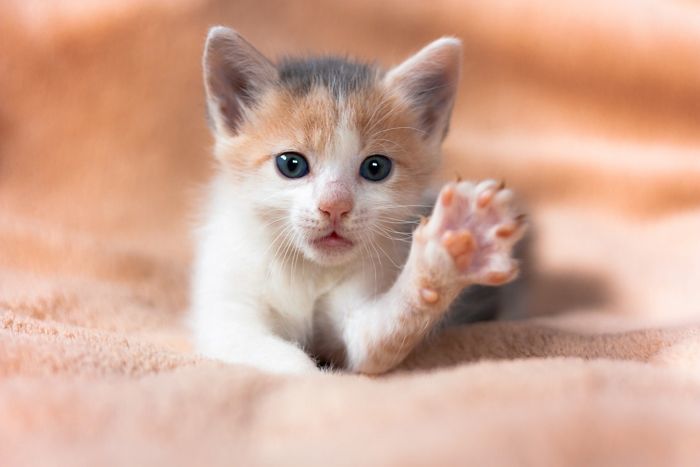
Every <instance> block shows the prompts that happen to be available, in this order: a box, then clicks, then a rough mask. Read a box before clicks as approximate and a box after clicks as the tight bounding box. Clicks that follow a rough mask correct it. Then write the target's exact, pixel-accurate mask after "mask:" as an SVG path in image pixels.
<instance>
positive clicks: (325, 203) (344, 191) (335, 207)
mask: <svg viewBox="0 0 700 467" xmlns="http://www.w3.org/2000/svg"><path fill="white" fill-rule="evenodd" d="M354 204H355V202H354V197H353V194H352V191H351V190H350V188H349V187H348V186H347V185H345V184H344V183H341V182H331V183H329V184H327V185H326V186H324V187H323V191H322V193H321V197H320V198H319V200H318V209H319V211H321V212H322V213H323V214H325V215H327V216H329V217H330V218H331V220H332V221H334V222H335V221H336V220H338V219H340V218H341V217H342V216H343V215H345V214H347V213H349V212H350V211H352V208H353V206H354Z"/></svg>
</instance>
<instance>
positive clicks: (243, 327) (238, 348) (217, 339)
mask: <svg viewBox="0 0 700 467" xmlns="http://www.w3.org/2000/svg"><path fill="white" fill-rule="evenodd" d="M216 305H218V306H216ZM194 311H195V313H194V322H193V326H194V337H195V343H196V347H197V350H198V351H199V352H200V353H201V354H202V355H204V356H206V357H209V358H214V359H217V360H221V361H224V362H227V363H234V364H241V365H249V366H253V367H255V368H258V369H260V370H263V371H268V372H271V373H282V374H301V373H316V372H318V369H317V367H316V362H314V361H313V360H312V359H311V358H310V357H309V356H308V355H307V354H306V353H305V352H304V350H302V349H301V348H299V347H298V346H297V345H295V344H294V343H292V342H288V341H286V340H284V339H282V338H281V337H279V336H277V335H275V334H274V333H273V332H272V331H271V330H270V329H268V328H267V326H266V324H265V323H263V322H262V320H260V319H259V317H260V316H262V315H263V312H262V311H259V310H255V309H250V308H248V307H245V306H226V305H224V304H223V303H215V301H205V305H204V306H200V307H195V309H194Z"/></svg>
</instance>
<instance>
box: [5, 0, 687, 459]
mask: <svg viewBox="0 0 700 467" xmlns="http://www.w3.org/2000/svg"><path fill="white" fill-rule="evenodd" d="M218 23H223V24H227V25H230V26H233V27H236V28H238V29H239V30H240V31H241V32H242V33H243V34H245V35H246V36H247V37H249V38H250V40H251V41H252V42H253V43H255V44H257V45H259V46H260V48H261V49H262V50H264V51H265V52H267V53H268V54H270V55H275V54H281V53H285V52H298V51H316V52H318V51H339V50H340V51H348V52H351V53H354V54H357V55H360V56H365V57H372V58H377V59H379V60H381V61H382V62H384V63H395V62H396V61H397V60H399V59H400V57H403V56H405V55H406V54H408V53H409V52H411V51H413V50H416V49H417V48H418V47H419V46H420V45H422V44H423V43H425V42H427V41H429V40H430V39H433V38H435V37H437V36H440V35H444V34H453V35H456V36H459V37H461V38H462V39H463V40H464V43H465V57H464V58H465V67H464V79H463V83H462V87H461V90H460V96H459V101H458V105H457V108H456V109H455V116H454V124H453V128H452V132H451V134H450V137H449V138H448V141H447V153H448V161H447V163H446V165H445V176H452V175H453V174H454V172H457V171H458V172H460V173H461V174H462V175H463V176H465V177H469V178H482V177H501V178H504V179H505V180H506V181H507V182H508V184H509V185H510V186H512V187H514V188H515V189H516V190H518V192H520V193H521V194H522V195H523V197H524V198H525V199H526V200H527V202H528V205H529V208H530V212H531V218H532V220H533V224H534V233H535V241H534V254H533V260H532V263H531V264H530V266H531V267H532V270H533V271H532V277H531V285H530V289H529V296H528V306H527V313H528V318H527V319H525V320H521V321H510V322H496V323H485V324H478V325H473V326H468V327H462V328H455V329H452V330H450V331H448V332H445V333H444V334H441V335H438V336H436V337H435V338H433V339H431V340H430V341H429V342H426V343H425V345H423V346H422V347H421V348H420V349H418V350H417V351H416V352H414V354H412V355H411V356H410V357H409V359H408V360H407V361H406V362H405V364H404V366H403V367H402V368H401V369H400V370H399V371H397V372H395V373H393V374H391V375H387V376H384V377H380V378H367V377H363V376H352V375H330V374H325V375H322V374H319V375H318V376H314V377H306V378H301V377H273V376H267V375H263V374H261V373H258V372H256V371H254V370H252V369H249V368H244V367H235V366H225V365H221V364H218V363H215V362H212V361H207V360H203V359H200V358H198V357H196V356H195V355H193V354H192V353H191V351H190V350H189V345H188V340H187V334H186V332H185V328H184V326H183V317H184V313H185V310H186V308H187V283H188V266H189V262H190V259H191V248H190V238H189V227H190V225H191V220H192V218H193V215H194V213H195V212H196V209H195V208H194V206H196V197H197V196H196V194H197V191H198V186H199V185H200V184H201V183H202V182H203V181H204V180H206V178H207V175H208V171H209V157H208V146H209V144H210V138H209V135H208V133H207V129H206V127H205V123H204V110H203V97H202V91H201V84H200V70H199V56H200V52H201V47H202V41H203V38H204V35H205V31H206V28H207V27H208V26H210V25H213V24H218ZM0 30H1V31H3V32H2V35H3V40H2V41H1V42H0V465H3V466H15V465H16V466H20V465H70V466H77V465H85V466H92V465H257V464H264V465H270V464H272V465H278V464H287V465H324V466H325V465H371V464H374V465H504V464H505V465H510V464H517V465H538V466H540V465H586V466H589V465H635V466H639V465H689V466H690V465H698V463H699V462H700V8H699V7H698V5H697V4H694V2H692V1H690V0H687V1H681V0H677V1H674V0H665V1H662V0H658V1H657V0H641V1H634V2H632V1H629V2H628V1H623V0H605V1H603V0H594V1H583V0H581V1H573V0H563V1H556V2H554V1H546V0H528V1H526V0H522V1H520V0H515V1H513V0H493V1H489V2H482V1H478V0H473V1H471V0H469V1H459V2H457V1H453V0H434V1H431V2H419V1H417V0H416V1H408V2H403V1H402V2H400V1H398V0H389V1H385V2H382V3H378V2H370V1H369V0H360V1H357V2H345V1H340V0H337V1H327V2H322V3H321V2H313V1H310V0H307V1H304V2H276V1H272V0H240V1H237V2H229V1H225V0H178V1H175V2H165V1H162V0H149V1H147V2H142V1H136V0H128V1H122V2H117V1H113V2H103V1H91V2H85V1H78V0H67V1H64V2H44V1H42V0H26V1H25V0H7V1H5V2H3V3H2V5H0Z"/></svg>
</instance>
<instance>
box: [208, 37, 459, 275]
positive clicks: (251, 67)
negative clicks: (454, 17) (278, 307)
mask: <svg viewBox="0 0 700 467" xmlns="http://www.w3.org/2000/svg"><path fill="white" fill-rule="evenodd" d="M460 56H461V44H460V42H459V41H458V40H457V39H452V38H443V39H439V40H437V41H435V42H433V43H431V44H430V45H428V46H427V47H425V48H424V49H422V50H421V51H420V52H418V53H417V54H415V55H414V56H412V57H410V58H409V59H408V60H406V61H405V62H403V63H402V64H400V65H398V66H397V67H395V68H392V69H390V70H389V71H387V72H385V71H383V70H382V69H380V68H379V67H377V66H374V65H370V64H366V63H361V62H356V61H351V60H346V59H342V58H333V57H325V58H315V59H300V60H297V59H287V60H282V61H280V62H279V63H277V64H273V63H272V62H271V61H269V60H268V59H266V58H265V57H264V56H263V55H262V54H261V53H260V52H258V51H257V50H256V49H255V48H253V46H251V45H250V44H249V43H248V42H246V41H245V39H243V38H242V37H241V36H240V35H238V34H237V33H236V32H235V31H233V30H231V29H228V28H223V27H215V28H213V29H212V30H211V31H210V32H209V37H208V39H207V43H206V48H205V52H204V83H205V89H206V93H207V105H208V112H209V119H210V123H211V126H212V127H213V131H214V133H215V137H216V147H215V153H216V157H217V159H218V161H219V162H220V166H221V170H223V172H224V175H225V177H228V178H229V180H230V183H232V184H235V186H236V187H237V190H238V191H237V193H238V194H239V196H241V197H245V201H246V203H247V204H248V205H250V206H252V207H253V208H254V209H255V212H256V214H257V215H258V216H259V217H260V219H261V222H263V223H265V225H266V226H267V227H266V228H267V229H268V230H269V233H270V235H271V238H272V239H274V240H273V241H274V242H276V243H275V244H273V245H271V249H272V251H275V250H276V251H277V252H278V253H279V254H281V252H286V251H287V250H289V249H290V248H292V249H295V250H296V251H300V252H302V253H303V254H304V256H306V257H307V258H308V259H310V260H311V261H314V262H316V263H318V264H321V265H338V264H343V263H345V262H348V261H351V260H353V259H354V258H357V257H359V256H362V255H363V254H364V255H371V254H373V253H375V252H377V251H379V250H378V248H381V245H382V244H386V243H387V241H391V240H389V239H388V238H389V237H396V235H398V234H396V233H395V231H396V230H400V228H399V227H400V226H401V222H403V221H406V220H411V219H415V217H412V216H415V212H416V211H417V209H416V207H417V206H416V205H418V204H419V202H420V199H421V198H420V197H421V194H422V192H423V191H424V190H425V188H426V187H427V184H428V182H429V179H430V177H431V176H432V175H433V174H434V172H435V171H436V169H437V168H438V165H439V162H440V160H439V159H440V145H441V142H442V140H443V139H444V137H445V134H446V133H447V128H448V123H449V117H450V112H451V110H452V104H453V101H454V96H455V91H456V88H457V82H458V79H459V69H460ZM285 254H286V253H285Z"/></svg>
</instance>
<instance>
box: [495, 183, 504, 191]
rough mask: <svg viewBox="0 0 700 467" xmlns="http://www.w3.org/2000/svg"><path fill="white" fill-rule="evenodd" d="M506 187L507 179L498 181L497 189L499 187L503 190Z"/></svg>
mask: <svg viewBox="0 0 700 467" xmlns="http://www.w3.org/2000/svg"><path fill="white" fill-rule="evenodd" d="M505 187H506V181H505V180H501V181H499V182H498V186H497V187H496V189H497V190H498V191H500V190H503V189H504V188H505Z"/></svg>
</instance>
